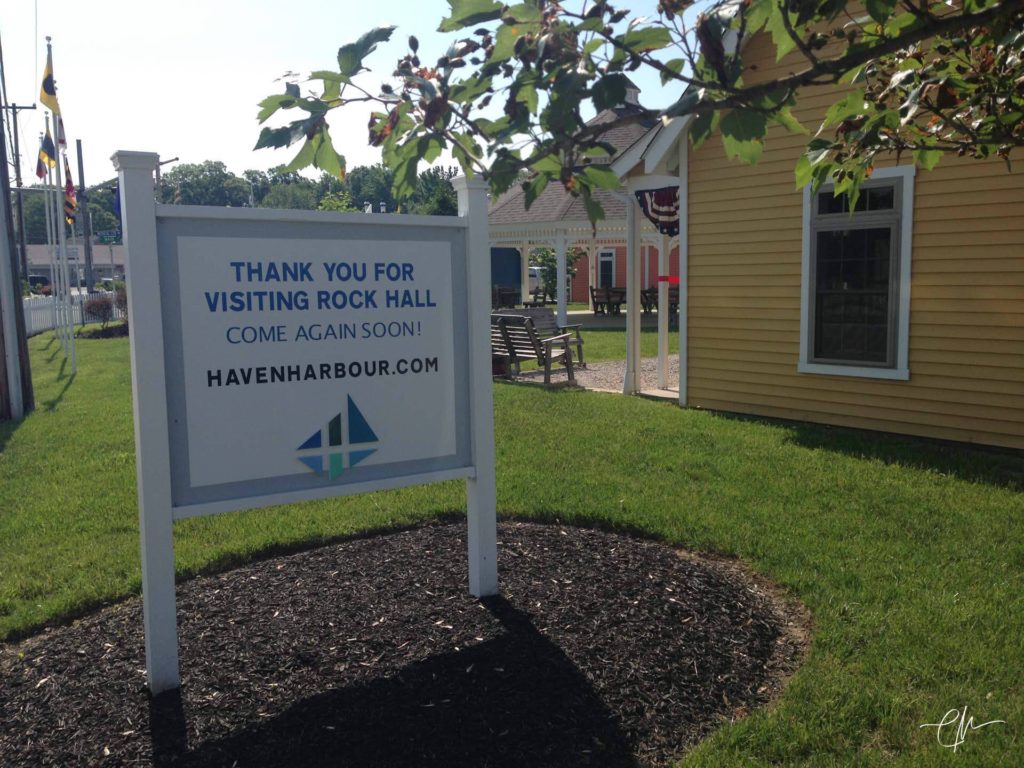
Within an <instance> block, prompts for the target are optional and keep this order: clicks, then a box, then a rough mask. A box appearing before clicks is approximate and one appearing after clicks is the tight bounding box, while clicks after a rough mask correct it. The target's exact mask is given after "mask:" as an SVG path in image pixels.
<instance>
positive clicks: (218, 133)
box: [0, 0, 679, 185]
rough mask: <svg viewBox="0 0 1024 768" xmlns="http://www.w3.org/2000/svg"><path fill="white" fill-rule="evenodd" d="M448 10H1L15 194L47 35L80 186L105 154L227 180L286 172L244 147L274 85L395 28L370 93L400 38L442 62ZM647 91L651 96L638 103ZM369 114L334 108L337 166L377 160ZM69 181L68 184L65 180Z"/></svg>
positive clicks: (203, 4)
mask: <svg viewBox="0 0 1024 768" xmlns="http://www.w3.org/2000/svg"><path fill="white" fill-rule="evenodd" d="M624 5H625V3H624ZM628 5H629V7H631V8H632V9H633V11H634V13H637V14H644V13H648V14H653V13H654V9H655V7H656V5H657V2H656V0H642V1H640V2H631V3H629V4H628ZM448 10H449V8H448V4H447V2H446V0H391V1H390V2H353V0H289V1H288V2H282V1H281V0H273V1H270V0H245V1H244V2H243V0H176V2H175V3H155V2H152V1H151V0H94V2H88V3H86V2H81V1H80V0H76V1H75V2H71V1H70V0H4V1H3V3H2V5H0V42H2V44H3V63H4V73H5V78H6V84H7V94H8V99H9V101H10V102H13V103H16V104H19V105H32V104H33V103H35V104H37V109H36V110H35V111H31V110H29V111H23V112H20V113H19V115H18V133H19V141H20V145H21V155H22V161H21V167H22V177H23V180H24V183H25V184H30V183H33V182H34V181H35V180H36V177H35V175H34V173H35V164H36V157H37V154H38V147H39V134H40V132H41V131H42V130H43V125H44V122H43V116H44V110H43V108H42V105H41V104H39V86H40V82H41V79H42V74H43V69H44V66H45V63H46V36H50V37H51V38H52V43H53V69H54V77H55V80H56V83H57V96H58V99H59V100H60V105H61V111H62V114H63V116H64V125H65V130H66V133H67V137H68V146H69V150H70V152H69V161H70V163H71V167H72V169H75V168H76V163H77V153H76V151H75V149H74V147H75V140H76V139H81V141H82V145H83V146H82V150H83V157H84V165H85V168H84V170H85V179H86V182H87V183H88V184H89V185H92V184H95V183H98V182H100V181H103V180H104V179H110V178H113V176H114V170H113V166H112V164H111V162H110V156H111V155H112V154H113V153H114V152H115V151H117V150H119V149H126V150H137V151H147V152H156V153H158V154H159V155H160V156H161V159H170V158H173V157H178V158H180V162H183V163H198V162H202V161H204V160H219V161H222V162H224V163H225V164H226V165H227V167H228V169H229V170H231V171H233V172H234V173H238V174H240V173H241V172H242V171H244V170H246V169H249V168H257V169H266V168H270V167H272V166H275V165H281V164H283V163H287V162H289V161H290V160H291V158H292V156H293V155H294V154H295V152H297V151H298V145H296V146H295V147H294V148H289V149H279V150H272V149H261V150H258V151H253V150H252V147H253V146H254V145H255V143H256V139H257V137H258V136H259V128H260V127H259V124H258V123H257V120H256V113H257V111H258V107H257V104H258V102H259V101H261V100H262V99H263V98H265V97H266V96H268V95H270V94H273V93H280V92H283V91H284V81H283V80H280V78H281V77H282V75H284V74H285V73H286V72H298V73H301V74H302V75H303V76H305V75H306V74H308V73H309V72H311V71H313V70H316V69H329V68H332V67H335V68H336V66H337V62H336V55H337V50H338V47H339V46H341V45H343V44H344V43H347V42H351V41H354V40H355V39H357V38H358V37H359V36H360V35H362V34H363V33H364V32H366V31H368V30H369V29H372V28H374V27H377V26H385V25H391V24H397V25H398V29H397V30H396V32H395V34H394V35H393V39H392V41H391V42H390V43H388V44H384V45H381V46H379V47H378V49H377V51H376V52H375V53H374V54H372V55H371V57H370V58H369V59H368V62H367V63H368V64H369V66H370V67H371V68H372V69H373V70H374V73H372V74H370V75H369V76H367V77H368V80H367V85H368V87H370V88H372V90H373V92H376V91H377V87H378V86H379V84H380V82H381V80H382V76H386V75H389V74H390V73H391V71H392V69H393V68H394V64H395V62H396V60H397V59H398V58H399V57H400V56H401V55H403V54H404V53H405V52H406V50H407V47H406V41H407V39H408V36H409V35H410V34H415V35H416V36H417V37H418V38H419V40H420V55H421V58H423V60H424V61H425V62H426V61H432V60H434V59H436V57H437V56H439V55H441V54H442V53H443V52H444V50H445V49H446V48H447V46H448V44H449V42H450V41H451V40H452V39H453V36H452V35H447V34H441V33H438V32H436V31H435V30H436V29H437V26H438V24H439V22H440V20H441V19H442V18H443V17H444V16H446V15H447V13H448ZM631 78H632V79H633V80H634V81H635V82H636V83H637V85H638V86H639V87H640V89H641V91H642V92H643V94H644V98H643V100H644V102H645V104H646V105H648V106H655V107H657V106H665V105H667V104H668V103H671V101H673V100H674V98H678V95H679V94H678V93H674V96H673V93H672V92H662V89H661V86H660V84H659V83H658V79H657V76H656V75H654V74H649V73H637V74H636V76H634V75H631ZM314 86H315V84H310V87H314ZM654 94H658V95H660V96H662V99H661V100H660V101H659V99H658V98H648V97H651V96H652V95H654ZM369 111H370V110H369V108H366V109H352V110H351V111H348V109H346V110H340V111H336V112H334V113H332V114H331V116H329V118H328V121H329V123H330V126H331V135H332V138H333V140H334V146H335V148H336V149H338V151H339V152H341V153H342V154H343V155H345V157H346V159H347V161H348V167H349V169H351V168H354V167H356V166H359V165H370V164H372V163H376V162H380V152H379V150H376V149H373V148H371V147H369V146H368V145H367V141H366V137H367V132H366V123H367V119H368V116H369ZM341 112H345V113H346V114H341ZM169 167H173V165H172V164H169V165H168V166H165V170H166V169H167V168H169ZM74 175H75V180H76V182H78V173H77V170H75V171H74Z"/></svg>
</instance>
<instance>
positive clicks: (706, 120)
mask: <svg viewBox="0 0 1024 768" xmlns="http://www.w3.org/2000/svg"><path fill="white" fill-rule="evenodd" d="M721 118H722V113H721V112H720V111H718V110H717V109H716V110H714V111H712V112H706V113H704V114H703V115H697V119H696V120H694V121H693V125H691V126H690V141H691V142H693V148H694V149H700V147H701V145H702V144H703V143H704V142H705V141H707V140H708V139H709V138H710V137H711V134H713V133H714V132H715V129H716V128H718V123H719V121H720V120H721Z"/></svg>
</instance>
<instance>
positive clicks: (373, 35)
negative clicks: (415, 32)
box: [338, 26, 395, 77]
mask: <svg viewBox="0 0 1024 768" xmlns="http://www.w3.org/2000/svg"><path fill="white" fill-rule="evenodd" d="M394 31H395V27H393V26H392V27H377V28H376V29H371V30H370V31H369V32H367V33H366V34H365V35H363V36H362V37H360V38H359V39H358V40H356V41H355V42H354V43H348V44H347V45H343V46H341V48H339V49H338V70H339V74H340V75H341V76H342V77H352V76H353V75H355V74H356V73H357V72H359V71H360V70H361V69H362V68H363V59H364V58H366V57H367V56H368V55H369V54H371V53H373V51H374V50H376V48H377V43H383V42H385V41H386V40H390V39H391V33H392V32H394Z"/></svg>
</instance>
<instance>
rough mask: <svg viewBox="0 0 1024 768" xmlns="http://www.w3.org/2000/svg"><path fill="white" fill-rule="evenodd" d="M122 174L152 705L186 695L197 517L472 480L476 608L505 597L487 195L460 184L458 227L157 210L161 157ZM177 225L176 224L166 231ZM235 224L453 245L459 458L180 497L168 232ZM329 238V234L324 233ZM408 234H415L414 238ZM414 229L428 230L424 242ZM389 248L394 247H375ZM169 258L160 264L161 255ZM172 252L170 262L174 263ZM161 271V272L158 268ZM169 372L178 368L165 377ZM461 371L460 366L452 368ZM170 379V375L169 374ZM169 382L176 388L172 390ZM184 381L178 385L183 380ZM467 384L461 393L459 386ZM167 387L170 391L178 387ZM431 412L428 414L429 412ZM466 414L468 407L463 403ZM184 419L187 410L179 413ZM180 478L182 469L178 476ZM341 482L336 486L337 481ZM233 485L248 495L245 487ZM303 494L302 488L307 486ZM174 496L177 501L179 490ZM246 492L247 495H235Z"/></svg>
mask: <svg viewBox="0 0 1024 768" xmlns="http://www.w3.org/2000/svg"><path fill="white" fill-rule="evenodd" d="M111 159H112V161H113V163H114V167H115V168H116V170H117V171H118V175H119V182H120V193H121V210H122V234H123V238H124V247H125V280H126V283H127V285H128V322H129V327H130V328H131V333H130V343H131V368H132V393H133V412H134V413H133V416H134V424H135V446H136V478H137V483H138V499H139V528H140V545H141V553H142V590H143V621H144V624H145V642H146V673H147V682H148V684H149V689H150V692H151V693H152V694H154V695H156V694H158V693H160V692H162V691H166V690H170V689H174V688H177V687H179V686H180V671H179V664H178V639H177V615H176V610H177V607H176V599H175V589H174V541H173V521H174V520H175V519H180V518H184V517H191V516H194V515H205V514H217V513H220V512H227V511H233V510H242V509H255V508H258V507H263V506H270V505H278V504H288V503H293V502H297V501H304V500H311V499H323V498H329V497H333V496H341V495H350V494H357V493H365V492H371V491H378V490H383V489H388V488H398V487H404V486H409V485H419V484H424V483H432V482H440V481H444V480H451V479H465V480H466V497H467V524H468V559H469V590H470V593H471V594H472V595H474V596H476V597H483V596H486V595H493V594H496V593H497V591H498V577H497V516H496V482H495V467H494V455H495V452H494V413H493V391H492V381H491V361H490V336H489V330H490V329H489V323H488V314H489V310H490V303H489V297H490V258H489V253H488V247H487V245H488V240H487V184H486V183H485V182H483V181H482V180H478V179H474V180H469V179H466V178H464V177H459V178H456V179H454V180H453V184H454V186H455V188H456V192H457V195H458V201H459V215H458V216H457V217H451V216H411V215H399V214H372V213H371V214H363V213H355V214H346V213H324V212H308V211H279V210H269V209H268V210H263V209H248V208H245V209H231V208H224V209H221V208H212V207H198V206H169V205H157V204H156V202H155V200H154V174H155V172H156V170H157V167H158V164H159V156H158V155H157V154H155V153H149V152H127V151H119V152H117V153H115V154H114V156H113V157H112V158H111ZM168 222H172V224H168ZM189 222H194V223H196V224H195V226H194V229H195V230H196V231H197V232H200V233H202V232H208V231H209V227H210V226H211V225H216V224H217V223H218V222H219V223H224V222H228V223H229V225H230V223H231V222H235V223H237V224H238V225H239V226H241V227H242V228H243V229H245V228H255V229H259V228H260V227H269V228H271V229H273V227H275V226H281V225H282V223H284V224H283V225H284V226H285V229H286V230H287V229H289V228H290V229H292V230H294V229H295V228H296V227H297V228H299V229H300V230H303V231H305V230H309V229H316V230H317V231H318V232H324V231H329V232H332V233H339V234H340V235H341V239H346V238H345V233H346V232H352V231H359V232H362V233H365V232H366V231H367V227H368V226H369V227H371V228H372V227H386V228H387V230H388V231H392V232H393V231H399V230H409V232H410V234H407V235H406V236H407V237H409V238H415V237H416V236H417V231H420V232H427V233H429V232H435V231H436V232H442V231H443V233H444V237H448V238H450V239H451V240H450V241H451V242H453V243H455V244H456V245H457V246H458V248H459V249H461V253H462V254H463V257H462V258H461V259H459V258H455V257H454V256H453V260H452V264H453V285H455V284H459V285H461V286H462V290H454V288H453V290H452V293H451V307H450V311H451V312H452V313H454V314H453V316H452V318H453V322H454V320H455V319H456V318H458V319H459V320H462V319H463V318H464V319H465V323H466V326H465V329H464V334H463V335H464V338H461V339H457V340H456V342H455V343H457V344H460V345H461V347H462V349H461V352H460V355H461V360H462V363H463V364H462V366H461V368H456V369H455V370H454V377H455V382H454V385H455V386H456V395H455V397H456V399H458V395H459V394H460V392H459V390H460V389H461V395H462V397H463V398H464V400H465V404H464V406H463V408H464V413H463V414H462V415H461V416H460V417H458V418H459V419H460V425H461V426H459V427H458V428H457V433H458V434H457V437H456V444H457V450H456V453H455V458H454V459H451V460H444V461H440V462H439V463H437V464H436V466H435V465H434V464H431V463H430V462H426V464H425V465H424V463H423V462H420V463H419V464H417V463H416V462H410V467H411V469H410V470H409V471H405V470H404V469H402V468H399V469H398V470H396V471H395V472H394V473H380V472H378V473H376V475H374V473H372V472H371V473H370V475H371V478H370V479H368V480H360V479H358V477H357V478H356V479H355V480H354V481H351V482H349V481H344V482H338V483H333V484H324V483H320V484H313V483H310V484H309V487H294V488H293V487H289V488H287V489H285V490H280V489H278V490H275V489H274V488H270V489H269V490H268V489H267V488H266V487H263V486H261V487H257V488H255V490H254V491H253V492H251V493H250V492H242V491H241V490H238V489H234V488H233V487H232V488H231V489H229V490H228V491H227V492H226V493H227V496H226V497H224V495H223V494H221V496H222V497H220V498H201V499H199V500H198V501H197V500H196V499H195V498H185V499H184V501H183V495H182V492H181V488H180V486H181V482H180V481H179V480H177V479H176V478H177V477H178V476H179V475H180V473H181V471H180V463H181V459H180V453H181V451H180V450H178V449H176V448H175V442H174V440H175V439H177V440H178V442H180V439H181V438H180V435H179V437H178V438H175V437H174V435H173V434H172V432H175V431H177V432H179V433H180V427H174V428H172V426H171V422H172V420H173V415H179V416H180V413H179V410H180V404H181V403H182V397H181V395H180V393H178V392H177V391H176V390H175V389H174V388H173V387H174V386H176V384H175V382H177V381H178V378H180V376H181V371H175V366H174V364H173V360H174V358H173V357H172V355H171V351H172V350H177V353H178V354H179V355H183V354H187V353H185V352H182V346H183V342H182V337H181V333H182V331H181V327H180V323H179V325H178V326H175V324H174V323H173V322H168V318H169V317H172V316H173V312H172V311H169V310H173V309H174V306H171V305H174V304H175V302H180V296H178V295H177V294H176V292H177V291H178V285H177V284H172V283H171V281H168V280H167V275H166V272H167V270H166V263H167V261H166V260H167V258H170V253H169V252H168V250H167V248H168V245H167V243H168V237H167V235H166V233H165V231H164V230H165V229H166V228H168V227H169V228H170V229H172V230H175V231H176V232H178V234H179V236H180V234H181V233H182V232H184V233H186V234H187V233H188V232H189V228H190V224H189ZM325 228H326V229H325ZM410 228H411V229H410ZM416 228H419V230H417V229H416ZM378 239H379V240H380V241H382V242H387V241H388V240H387V238H378ZM162 254H163V255H162ZM177 255H178V252H177V251H174V253H173V256H174V257H177ZM161 264H164V268H163V269H162V268H161ZM168 361H171V362H172V364H171V365H170V366H168ZM453 365H454V363H453ZM169 369H170V370H169ZM169 376H170V377H171V378H169ZM176 377H178V378H176ZM462 377H465V378H464V379H462V380H461V381H460V378H462ZM169 383H170V385H171V386H170V387H169ZM424 405H425V406H426V405H427V404H424ZM456 405H457V406H459V403H456ZM175 409H178V410H175ZM176 467H177V469H176ZM332 480H333V478H332ZM233 485H239V486H244V487H245V488H248V487H249V486H247V485H246V484H244V483H238V484H233ZM300 485H301V484H300ZM176 488H177V491H176V490H175V489H176ZM236 490H238V492H235V491H236Z"/></svg>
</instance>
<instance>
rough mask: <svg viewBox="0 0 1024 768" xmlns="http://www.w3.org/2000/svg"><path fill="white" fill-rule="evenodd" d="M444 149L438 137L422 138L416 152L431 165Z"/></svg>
mask: <svg viewBox="0 0 1024 768" xmlns="http://www.w3.org/2000/svg"><path fill="white" fill-rule="evenodd" d="M442 149H444V147H443V146H442V145H441V140H440V139H438V138H437V137H436V136H421V137H420V139H419V142H418V143H417V145H416V151H417V152H418V153H419V156H420V158H421V159H422V160H423V162H425V163H426V164H427V165H430V164H431V163H433V162H434V161H435V160H437V158H438V157H440V155H441V150H442Z"/></svg>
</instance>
